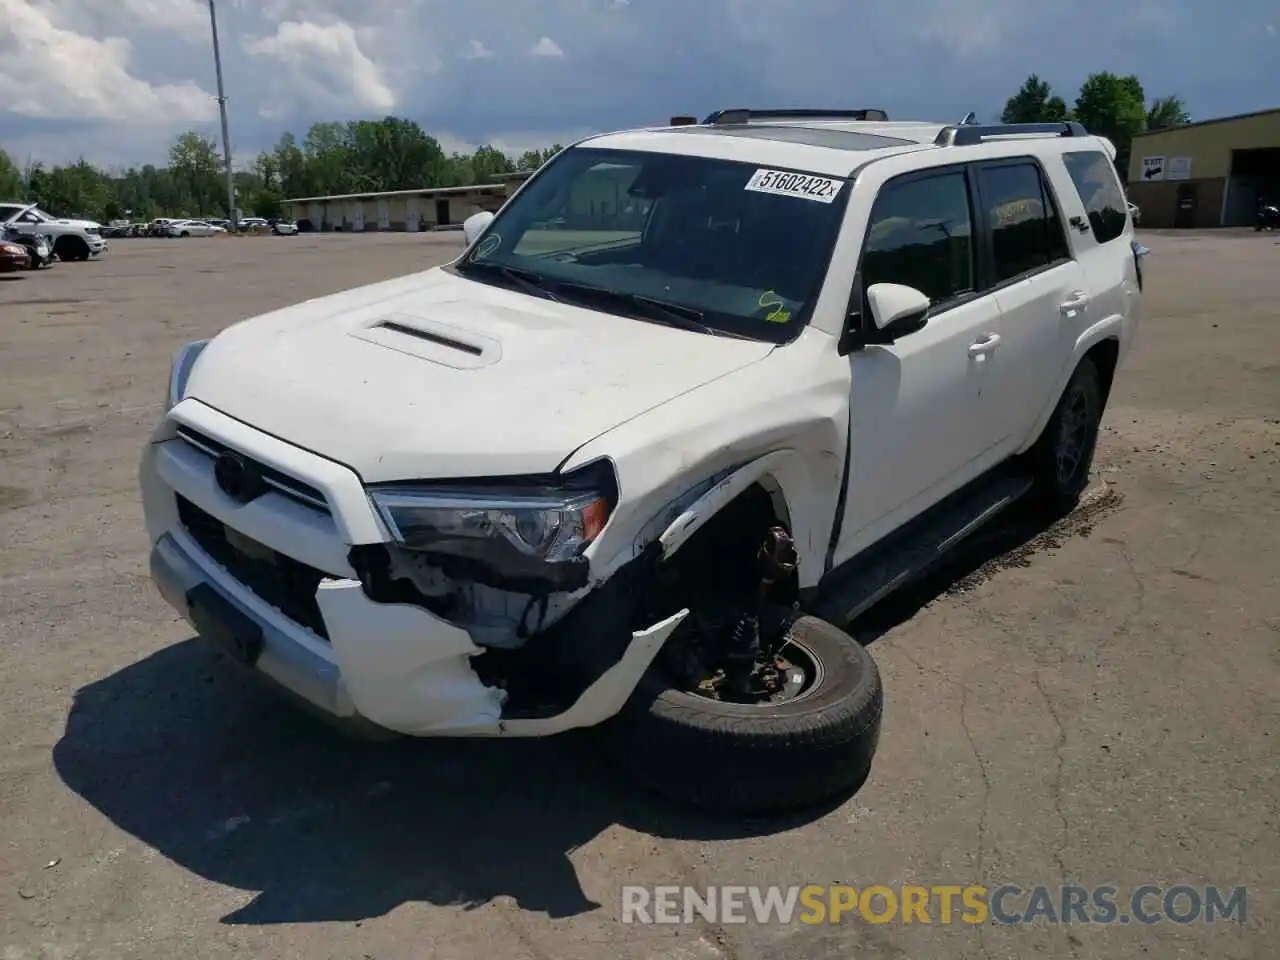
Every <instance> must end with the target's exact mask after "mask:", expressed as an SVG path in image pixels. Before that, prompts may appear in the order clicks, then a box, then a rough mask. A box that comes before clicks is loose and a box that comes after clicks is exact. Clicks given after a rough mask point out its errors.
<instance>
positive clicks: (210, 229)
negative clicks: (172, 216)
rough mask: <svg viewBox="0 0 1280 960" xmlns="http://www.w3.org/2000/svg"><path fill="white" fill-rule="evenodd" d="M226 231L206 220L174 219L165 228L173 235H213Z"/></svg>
mask: <svg viewBox="0 0 1280 960" xmlns="http://www.w3.org/2000/svg"><path fill="white" fill-rule="evenodd" d="M226 232H227V231H226V230H224V229H223V228H222V227H215V226H214V225H213V224H211V223H209V222H207V221H205V220H174V221H173V222H172V223H170V224H169V225H168V227H166V228H165V233H167V234H168V235H169V236H171V237H212V236H215V235H217V234H219V233H226Z"/></svg>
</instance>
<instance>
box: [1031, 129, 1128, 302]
mask: <svg viewBox="0 0 1280 960" xmlns="http://www.w3.org/2000/svg"><path fill="white" fill-rule="evenodd" d="M1059 163H1060V164H1061V172H1055V171H1054V169H1053V166H1052V165H1051V166H1050V168H1049V169H1050V172H1051V173H1054V179H1055V185H1056V184H1057V182H1058V181H1061V186H1059V187H1058V194H1059V196H1061V197H1062V199H1063V207H1064V209H1065V210H1067V218H1068V223H1070V222H1071V218H1073V217H1075V218H1077V219H1078V220H1079V224H1078V225H1076V224H1072V229H1071V231H1070V233H1071V238H1072V246H1073V248H1074V250H1075V256H1076V259H1078V260H1079V261H1080V265H1081V266H1082V267H1083V268H1084V272H1085V275H1086V276H1087V277H1088V281H1089V286H1090V287H1091V294H1092V296H1093V302H1092V309H1091V310H1090V314H1091V318H1092V319H1093V320H1094V321H1100V320H1106V319H1115V318H1118V317H1125V318H1130V317H1133V316H1134V314H1135V312H1136V310H1137V307H1138V297H1139V289H1138V273H1137V265H1136V262H1135V260H1134V256H1133V249H1132V247H1131V243H1132V241H1133V221H1132V219H1131V217H1130V215H1129V209H1128V202H1127V201H1126V200H1125V195H1124V190H1123V188H1122V187H1121V186H1120V179H1119V177H1117V176H1116V168H1115V166H1114V164H1112V162H1111V159H1110V158H1109V157H1108V156H1107V155H1106V154H1105V153H1103V152H1102V151H1101V150H1098V149H1093V150H1070V151H1067V152H1065V153H1063V154H1062V157H1061V160H1059ZM1062 173H1065V174H1066V176H1065V177H1064V176H1062ZM1073 202H1074V204H1075V205H1076V207H1075V210H1074V211H1072V208H1071V205H1072V203H1073Z"/></svg>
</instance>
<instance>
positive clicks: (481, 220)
mask: <svg viewBox="0 0 1280 960" xmlns="http://www.w3.org/2000/svg"><path fill="white" fill-rule="evenodd" d="M492 222H493V214H492V213H490V212H489V211H488V210H481V211H480V212H479V213H473V214H472V215H471V216H469V217H467V219H466V220H464V221H463V223H462V235H463V236H464V237H466V240H467V246H468V247H469V246H471V245H472V244H473V243H475V242H476V240H478V239H479V238H480V234H482V233H484V231H485V228H486V227H488V226H489V224H490V223H492Z"/></svg>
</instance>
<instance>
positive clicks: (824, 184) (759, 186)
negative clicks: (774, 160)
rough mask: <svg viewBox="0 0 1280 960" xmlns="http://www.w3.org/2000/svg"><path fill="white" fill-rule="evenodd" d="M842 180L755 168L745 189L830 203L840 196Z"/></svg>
mask: <svg viewBox="0 0 1280 960" xmlns="http://www.w3.org/2000/svg"><path fill="white" fill-rule="evenodd" d="M843 186H844V181H843V180H833V179H832V178H831V177H815V176H812V175H811V174H807V173H788V172H787V171H785V170H757V171H756V172H755V173H753V174H752V175H751V179H750V180H748V181H747V185H746V187H745V189H747V190H751V191H753V192H754V193H772V194H775V195H776V196H780V197H799V198H800V199H802V200H816V201H817V202H818V203H831V202H832V201H834V200H835V198H836V197H838V196H840V188H841V187H843Z"/></svg>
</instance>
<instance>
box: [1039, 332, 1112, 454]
mask: <svg viewBox="0 0 1280 960" xmlns="http://www.w3.org/2000/svg"><path fill="white" fill-rule="evenodd" d="M1121 323H1122V321H1121V319H1120V318H1119V317H1110V318H1108V319H1106V320H1103V321H1101V322H1099V323H1097V324H1095V325H1094V326H1092V327H1090V328H1089V329H1088V330H1086V331H1084V333H1082V334H1081V335H1080V337H1079V339H1078V340H1076V345H1075V349H1074V350H1072V352H1071V363H1070V364H1069V365H1068V366H1067V367H1066V368H1065V369H1064V370H1063V371H1062V374H1061V375H1060V376H1059V378H1058V382H1057V383H1056V384H1055V385H1054V389H1053V392H1052V393H1051V394H1050V395H1049V398H1048V401H1047V402H1046V404H1045V406H1044V409H1043V410H1041V411H1040V416H1039V417H1038V418H1037V419H1036V423H1035V425H1034V428H1033V429H1032V430H1031V431H1030V433H1029V435H1028V436H1027V437H1026V439H1025V440H1024V441H1023V445H1022V447H1021V448H1020V449H1019V450H1018V452H1019V453H1025V452H1026V451H1028V450H1030V449H1031V447H1033V446H1034V445H1035V443H1036V441H1037V440H1039V439H1040V435H1041V434H1042V433H1044V429H1045V427H1046V426H1047V425H1048V423H1049V419H1050V418H1051V417H1052V416H1053V411H1054V410H1056V409H1057V407H1058V401H1059V400H1061V399H1062V393H1063V391H1064V390H1066V389H1067V384H1068V383H1069V382H1070V380H1071V377H1072V375H1073V374H1074V373H1075V372H1076V368H1077V367H1079V366H1080V361H1082V360H1084V359H1085V358H1086V357H1088V358H1089V359H1090V360H1091V361H1092V362H1093V364H1094V366H1096V367H1097V368H1098V376H1099V377H1100V378H1101V380H1102V402H1103V404H1104V405H1105V404H1106V402H1107V400H1108V399H1109V398H1110V396H1111V385H1112V383H1113V382H1114V380H1115V373H1116V367H1117V366H1118V365H1119V362H1120V352H1121V338H1122V336H1123V334H1122V327H1121Z"/></svg>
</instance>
